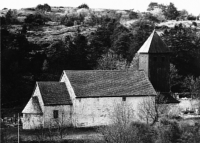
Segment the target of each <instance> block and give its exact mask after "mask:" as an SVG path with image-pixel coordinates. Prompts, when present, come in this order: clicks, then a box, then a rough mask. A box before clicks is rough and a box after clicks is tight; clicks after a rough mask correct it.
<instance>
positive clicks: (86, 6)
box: [78, 3, 89, 9]
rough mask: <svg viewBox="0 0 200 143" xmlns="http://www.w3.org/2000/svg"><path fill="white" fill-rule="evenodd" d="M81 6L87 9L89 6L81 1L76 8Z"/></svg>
mask: <svg viewBox="0 0 200 143" xmlns="http://www.w3.org/2000/svg"><path fill="white" fill-rule="evenodd" d="M81 8H86V9H89V6H88V5H87V4H85V3H83V4H81V5H80V6H78V9H81Z"/></svg>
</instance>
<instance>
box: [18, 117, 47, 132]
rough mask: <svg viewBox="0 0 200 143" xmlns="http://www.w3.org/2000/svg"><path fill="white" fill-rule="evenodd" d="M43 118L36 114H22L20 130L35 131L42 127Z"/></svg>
mask: <svg viewBox="0 0 200 143" xmlns="http://www.w3.org/2000/svg"><path fill="white" fill-rule="evenodd" d="M42 122H43V117H42V116H41V115H37V114H23V119H22V123H23V124H22V128H23V129H36V128H39V127H41V126H42Z"/></svg>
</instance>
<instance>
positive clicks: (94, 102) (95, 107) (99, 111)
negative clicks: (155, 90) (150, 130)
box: [73, 97, 150, 127]
mask: <svg viewBox="0 0 200 143" xmlns="http://www.w3.org/2000/svg"><path fill="white" fill-rule="evenodd" d="M145 98H150V97H126V101H122V97H105V98H77V100H76V102H75V104H74V106H75V107H74V109H75V111H74V113H73V116H74V125H75V126H77V127H89V126H100V125H108V124H111V123H112V115H113V111H115V107H116V106H117V104H121V103H125V104H127V105H128V106H129V107H131V109H132V110H133V111H134V116H133V121H137V120H139V117H138V109H137V108H138V103H141V102H142V101H143V100H144V99H145Z"/></svg>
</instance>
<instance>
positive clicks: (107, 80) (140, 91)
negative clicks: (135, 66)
mask: <svg viewBox="0 0 200 143" xmlns="http://www.w3.org/2000/svg"><path fill="white" fill-rule="evenodd" d="M64 72H65V73H66V75H67V77H68V78H69V81H70V83H71V85H72V87H73V89H74V92H75V95H76V97H115V96H147V95H156V92H155V90H154V88H153V86H152V84H151V83H150V81H149V79H148V77H146V75H145V73H144V71H117V70H109V71H106V70H88V71H70V70H66V71H64Z"/></svg>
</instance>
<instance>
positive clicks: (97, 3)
mask: <svg viewBox="0 0 200 143" xmlns="http://www.w3.org/2000/svg"><path fill="white" fill-rule="evenodd" d="M150 2H158V3H159V4H161V3H162V4H169V3H170V2H172V3H174V5H175V6H176V7H177V9H178V10H182V9H186V10H187V11H188V12H189V13H192V14H194V15H198V14H200V0H1V2H0V9H2V8H5V7H6V8H11V9H20V8H27V7H35V6H37V5H38V4H44V3H47V4H49V5H50V6H69V7H77V6H79V5H80V4H82V3H86V4H88V6H89V7H90V8H107V9H135V10H136V11H137V10H139V11H141V12H143V11H146V9H147V7H148V5H149V3H150Z"/></svg>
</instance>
